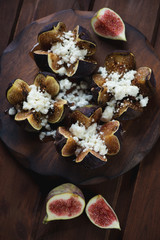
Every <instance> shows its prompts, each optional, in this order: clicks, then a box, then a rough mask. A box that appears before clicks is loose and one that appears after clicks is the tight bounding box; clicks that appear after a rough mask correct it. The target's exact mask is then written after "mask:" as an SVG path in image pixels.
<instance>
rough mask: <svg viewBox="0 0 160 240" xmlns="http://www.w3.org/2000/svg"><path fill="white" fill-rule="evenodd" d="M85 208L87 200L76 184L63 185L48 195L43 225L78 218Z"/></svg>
mask: <svg viewBox="0 0 160 240" xmlns="http://www.w3.org/2000/svg"><path fill="white" fill-rule="evenodd" d="M84 207H85V199H84V196H83V193H82V191H81V190H80V189H79V188H78V187H77V186H75V185H74V184H71V183H65V184H62V185H60V186H58V187H56V188H54V189H53V190H51V191H50V192H49V194H48V197H47V203H46V216H45V218H44V220H43V223H47V222H49V221H53V220H67V219H72V218H76V217H78V216H79V215H81V214H82V212H83V210H84Z"/></svg>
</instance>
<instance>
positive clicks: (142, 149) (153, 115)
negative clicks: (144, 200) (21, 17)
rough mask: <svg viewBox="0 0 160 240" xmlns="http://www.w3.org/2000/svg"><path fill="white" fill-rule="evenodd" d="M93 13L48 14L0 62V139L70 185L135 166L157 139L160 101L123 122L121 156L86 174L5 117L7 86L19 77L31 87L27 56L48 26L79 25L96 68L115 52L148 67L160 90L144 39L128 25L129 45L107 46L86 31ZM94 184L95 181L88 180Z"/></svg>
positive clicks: (31, 69) (39, 168) (158, 64)
mask: <svg viewBox="0 0 160 240" xmlns="http://www.w3.org/2000/svg"><path fill="white" fill-rule="evenodd" d="M93 14H94V12H80V11H73V10H66V11H62V12H58V13H56V14H52V15H50V16H48V17H45V18H43V19H40V20H38V21H36V22H33V23H32V24H30V25H28V26H27V27H26V28H25V29H24V31H22V32H21V33H20V34H19V35H18V36H17V37H16V39H15V40H14V41H13V42H12V43H11V44H10V45H9V46H8V48H7V49H6V50H5V51H4V53H3V55H2V59H1V81H0V84H1V85H0V86H1V91H2V89H3V91H2V94H1V98H0V100H1V122H0V136H1V139H2V141H3V142H4V143H5V144H6V146H7V147H8V148H9V149H10V150H11V152H12V153H13V154H14V156H15V157H16V159H17V160H18V161H20V162H21V163H22V164H23V165H24V166H26V167H28V168H30V169H31V170H33V171H35V172H37V173H39V174H43V175H47V176H55V175H57V176H61V177H64V178H66V179H67V180H69V181H72V182H74V183H86V182H93V181H94V182H97V181H100V180H102V179H104V178H105V177H111V178H112V177H116V176H119V175H121V174H123V173H124V172H126V171H128V170H130V169H131V168H133V167H134V166H135V165H137V164H138V163H139V162H140V161H141V160H142V159H143V158H144V156H145V155H146V154H147V153H148V152H149V151H150V150H151V148H152V146H153V145H154V143H155V142H156V140H157V138H158V136H159V122H160V108H159V99H157V101H156V102H155V101H154V102H150V104H149V107H148V108H147V111H146V112H144V113H143V114H142V116H141V117H140V118H138V119H136V120H132V121H128V122H122V126H123V128H124V130H125V133H124V134H123V136H122V144H121V151H120V153H119V154H117V155H116V156H114V157H112V158H111V159H109V160H108V162H107V163H106V165H104V166H103V167H100V168H97V169H94V170H89V169H85V168H84V167H81V166H79V165H78V164H75V163H74V162H73V161H71V160H69V159H64V158H62V157H61V156H60V155H59V154H58V153H57V152H56V149H55V146H54V144H53V142H48V143H41V142H40V141H39V139H38V137H37V135H35V134H33V133H28V132H25V131H24V130H23V129H22V128H21V127H20V126H19V125H18V124H17V123H16V122H15V121H14V120H13V118H12V117H10V116H8V114H5V110H6V109H7V108H9V104H8V102H7V100H6V96H5V91H6V89H7V86H8V84H9V82H11V81H12V80H14V79H16V78H21V79H23V80H25V81H26V82H28V83H29V84H32V82H33V79H34V76H35V75H36V73H37V72H38V69H37V67H36V65H35V63H34V62H33V60H32V59H31V58H30V56H29V51H30V49H31V48H32V47H33V45H34V44H35V43H36V38H37V34H38V33H39V31H40V30H41V29H42V28H43V27H44V26H45V25H47V24H49V23H51V22H54V21H64V22H65V24H66V25H67V27H68V28H69V29H73V28H74V26H76V25H78V24H80V25H82V26H83V27H85V28H87V29H88V30H89V31H90V32H91V34H92V37H93V39H94V40H95V41H96V43H97V53H96V55H95V57H96V59H97V61H98V63H99V65H101V66H103V64H104V59H105V56H106V55H107V54H108V53H109V52H111V51H113V50H117V49H125V50H129V51H131V52H133V53H134V55H135V58H136V62H137V67H140V66H149V67H150V68H152V69H153V71H154V74H155V78H156V80H157V91H159V90H160V82H159V81H158V79H159V77H160V71H159V69H160V62H159V59H158V58H157V57H156V55H155V53H154V52H153V50H152V49H151V48H150V46H149V44H148V42H147V41H146V39H145V37H144V36H143V35H142V34H141V33H140V32H139V31H137V30H136V29H135V28H133V27H132V26H130V25H128V24H126V35H127V40H128V41H127V42H120V41H111V40H106V39H102V38H99V37H98V36H96V35H95V34H94V33H93V31H92V29H91V26H90V19H91V17H92V16H93ZM92 180H93V181H92Z"/></svg>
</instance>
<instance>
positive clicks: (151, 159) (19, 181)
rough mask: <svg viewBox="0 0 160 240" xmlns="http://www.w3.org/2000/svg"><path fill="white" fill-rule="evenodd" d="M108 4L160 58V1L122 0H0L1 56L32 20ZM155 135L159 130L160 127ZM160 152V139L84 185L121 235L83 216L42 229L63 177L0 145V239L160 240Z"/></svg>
mask: <svg viewBox="0 0 160 240" xmlns="http://www.w3.org/2000/svg"><path fill="white" fill-rule="evenodd" d="M104 6H107V7H110V8H112V9H113V10H115V11H116V12H117V13H119V14H120V15H121V17H122V18H123V19H124V20H125V21H126V22H128V23H129V24H132V25H133V26H134V27H137V28H138V30H140V31H141V32H142V33H143V34H144V35H146V37H147V38H148V40H149V41H150V42H151V43H152V46H153V48H154V49H155V52H156V54H157V55H158V56H160V43H159V38H160V25H159V9H160V1H159V0H153V1H149V0H135V1H133V0H132V1H126V0H122V1H119V2H118V3H117V1H116V0H107V1H103V0H101V1H98V0H95V1H89V0H87V1H69V0H68V1H67V0H61V1H56V0H23V1H21V0H15V1H12V0H7V1H6V0H1V1H0V12H1V14H0V30H1V35H2V36H1V39H0V53H2V51H3V50H4V49H5V48H6V47H7V45H8V44H9V43H10V42H11V41H12V40H13V39H14V38H15V36H16V35H17V34H18V33H19V32H20V31H21V30H22V29H23V28H24V27H25V26H26V25H27V24H29V23H31V22H32V21H33V20H36V19H38V18H41V17H45V16H47V15H49V14H51V13H54V12H56V11H60V10H63V9H66V8H73V9H76V10H94V11H95V10H98V9H99V8H101V7H104ZM10 61H12V59H10ZM1 94H2V89H1ZM1 104H2V103H1ZM157 131H160V127H159V128H157ZM151 137H152V136H151ZM159 149H160V139H159V140H158V141H157V143H156V144H155V146H154V147H153V148H152V151H151V152H150V153H148V155H147V156H146V157H145V159H144V160H143V161H142V162H141V163H140V165H138V166H136V167H135V168H133V169H132V170H131V171H129V172H127V173H126V174H124V175H123V176H120V177H118V178H115V179H113V180H106V181H105V182H103V183H97V184H94V185H88V186H87V185H85V186H84V185H82V186H80V188H81V189H82V191H83V192H84V193H85V196H86V200H88V199H89V198H90V197H91V196H93V195H96V194H99V193H100V194H102V195H103V196H104V197H105V198H106V199H107V200H108V202H109V203H110V205H111V206H112V207H113V209H115V211H116V213H117V215H118V218H119V221H120V225H121V231H118V230H101V229H98V228H97V227H95V226H94V225H93V224H92V223H90V222H89V220H88V219H87V217H86V215H85V214H83V215H82V216H81V217H79V218H77V219H74V220H70V221H59V222H58V221H56V222H51V223H49V224H48V225H43V224H42V219H43V217H44V215H45V197H46V195H47V193H48V191H49V190H50V189H51V188H53V187H54V186H57V185H58V184H60V183H63V182H64V179H62V178H56V179H55V182H54V183H53V182H52V183H51V182H50V181H49V180H48V179H46V178H45V177H41V176H39V175H36V174H33V173H32V172H30V171H28V170H26V169H24V168H23V167H22V166H21V165H19V164H18V163H17V162H16V161H15V159H13V157H12V156H11V155H10V154H9V152H8V150H7V149H6V147H5V146H4V145H3V144H2V143H1V145H0V189H1V194H0V239H3V240H12V239H15V240H19V239H35V240H42V239H45V240H50V239H58V240H63V239H77V240H79V239H82V238H83V239H93V240H96V239H104V240H120V239H125V240H132V239H136V240H140V239H141V240H143V239H144V240H146V239H147V240H157V239H159V238H160V229H159V219H160V208H159V198H160V197H159V192H160V170H159V169H160V162H159V160H160V159H159V158H160V157H159V156H160V150H159Z"/></svg>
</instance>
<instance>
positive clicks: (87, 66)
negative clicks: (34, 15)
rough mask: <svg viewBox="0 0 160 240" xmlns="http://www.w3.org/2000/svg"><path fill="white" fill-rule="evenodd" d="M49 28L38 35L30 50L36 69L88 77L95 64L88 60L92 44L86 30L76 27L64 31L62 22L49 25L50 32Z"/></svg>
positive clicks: (93, 61)
mask: <svg viewBox="0 0 160 240" xmlns="http://www.w3.org/2000/svg"><path fill="white" fill-rule="evenodd" d="M50 26H51V25H49V27H47V26H46V28H45V29H44V30H42V31H41V33H39V35H38V39H37V41H38V44H36V45H35V47H33V49H32V56H33V58H34V60H35V62H36V64H37V66H38V67H39V68H40V69H41V70H43V71H50V72H53V73H56V74H58V75H60V76H62V75H66V76H68V77H72V76H74V77H77V78H79V77H84V76H89V75H90V74H91V73H92V72H93V71H94V70H95V68H96V65H97V62H96V61H95V60H94V59H93V58H92V55H93V54H94V53H95V51H96V44H95V43H94V42H93V40H92V39H91V36H90V33H89V32H88V30H86V29H84V28H83V27H81V26H79V25H78V26H76V27H75V28H74V30H73V31H67V30H66V26H65V24H64V23H62V22H58V23H57V22H56V23H53V27H52V29H51V27H50ZM60 49H61V50H60ZM64 51H66V52H64Z"/></svg>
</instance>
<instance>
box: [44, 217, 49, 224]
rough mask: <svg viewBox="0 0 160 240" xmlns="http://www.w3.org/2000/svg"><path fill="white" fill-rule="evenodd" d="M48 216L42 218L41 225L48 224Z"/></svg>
mask: <svg viewBox="0 0 160 240" xmlns="http://www.w3.org/2000/svg"><path fill="white" fill-rule="evenodd" d="M47 220H48V216H47V215H46V216H45V217H44V219H43V224H47V223H48V221H47Z"/></svg>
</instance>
